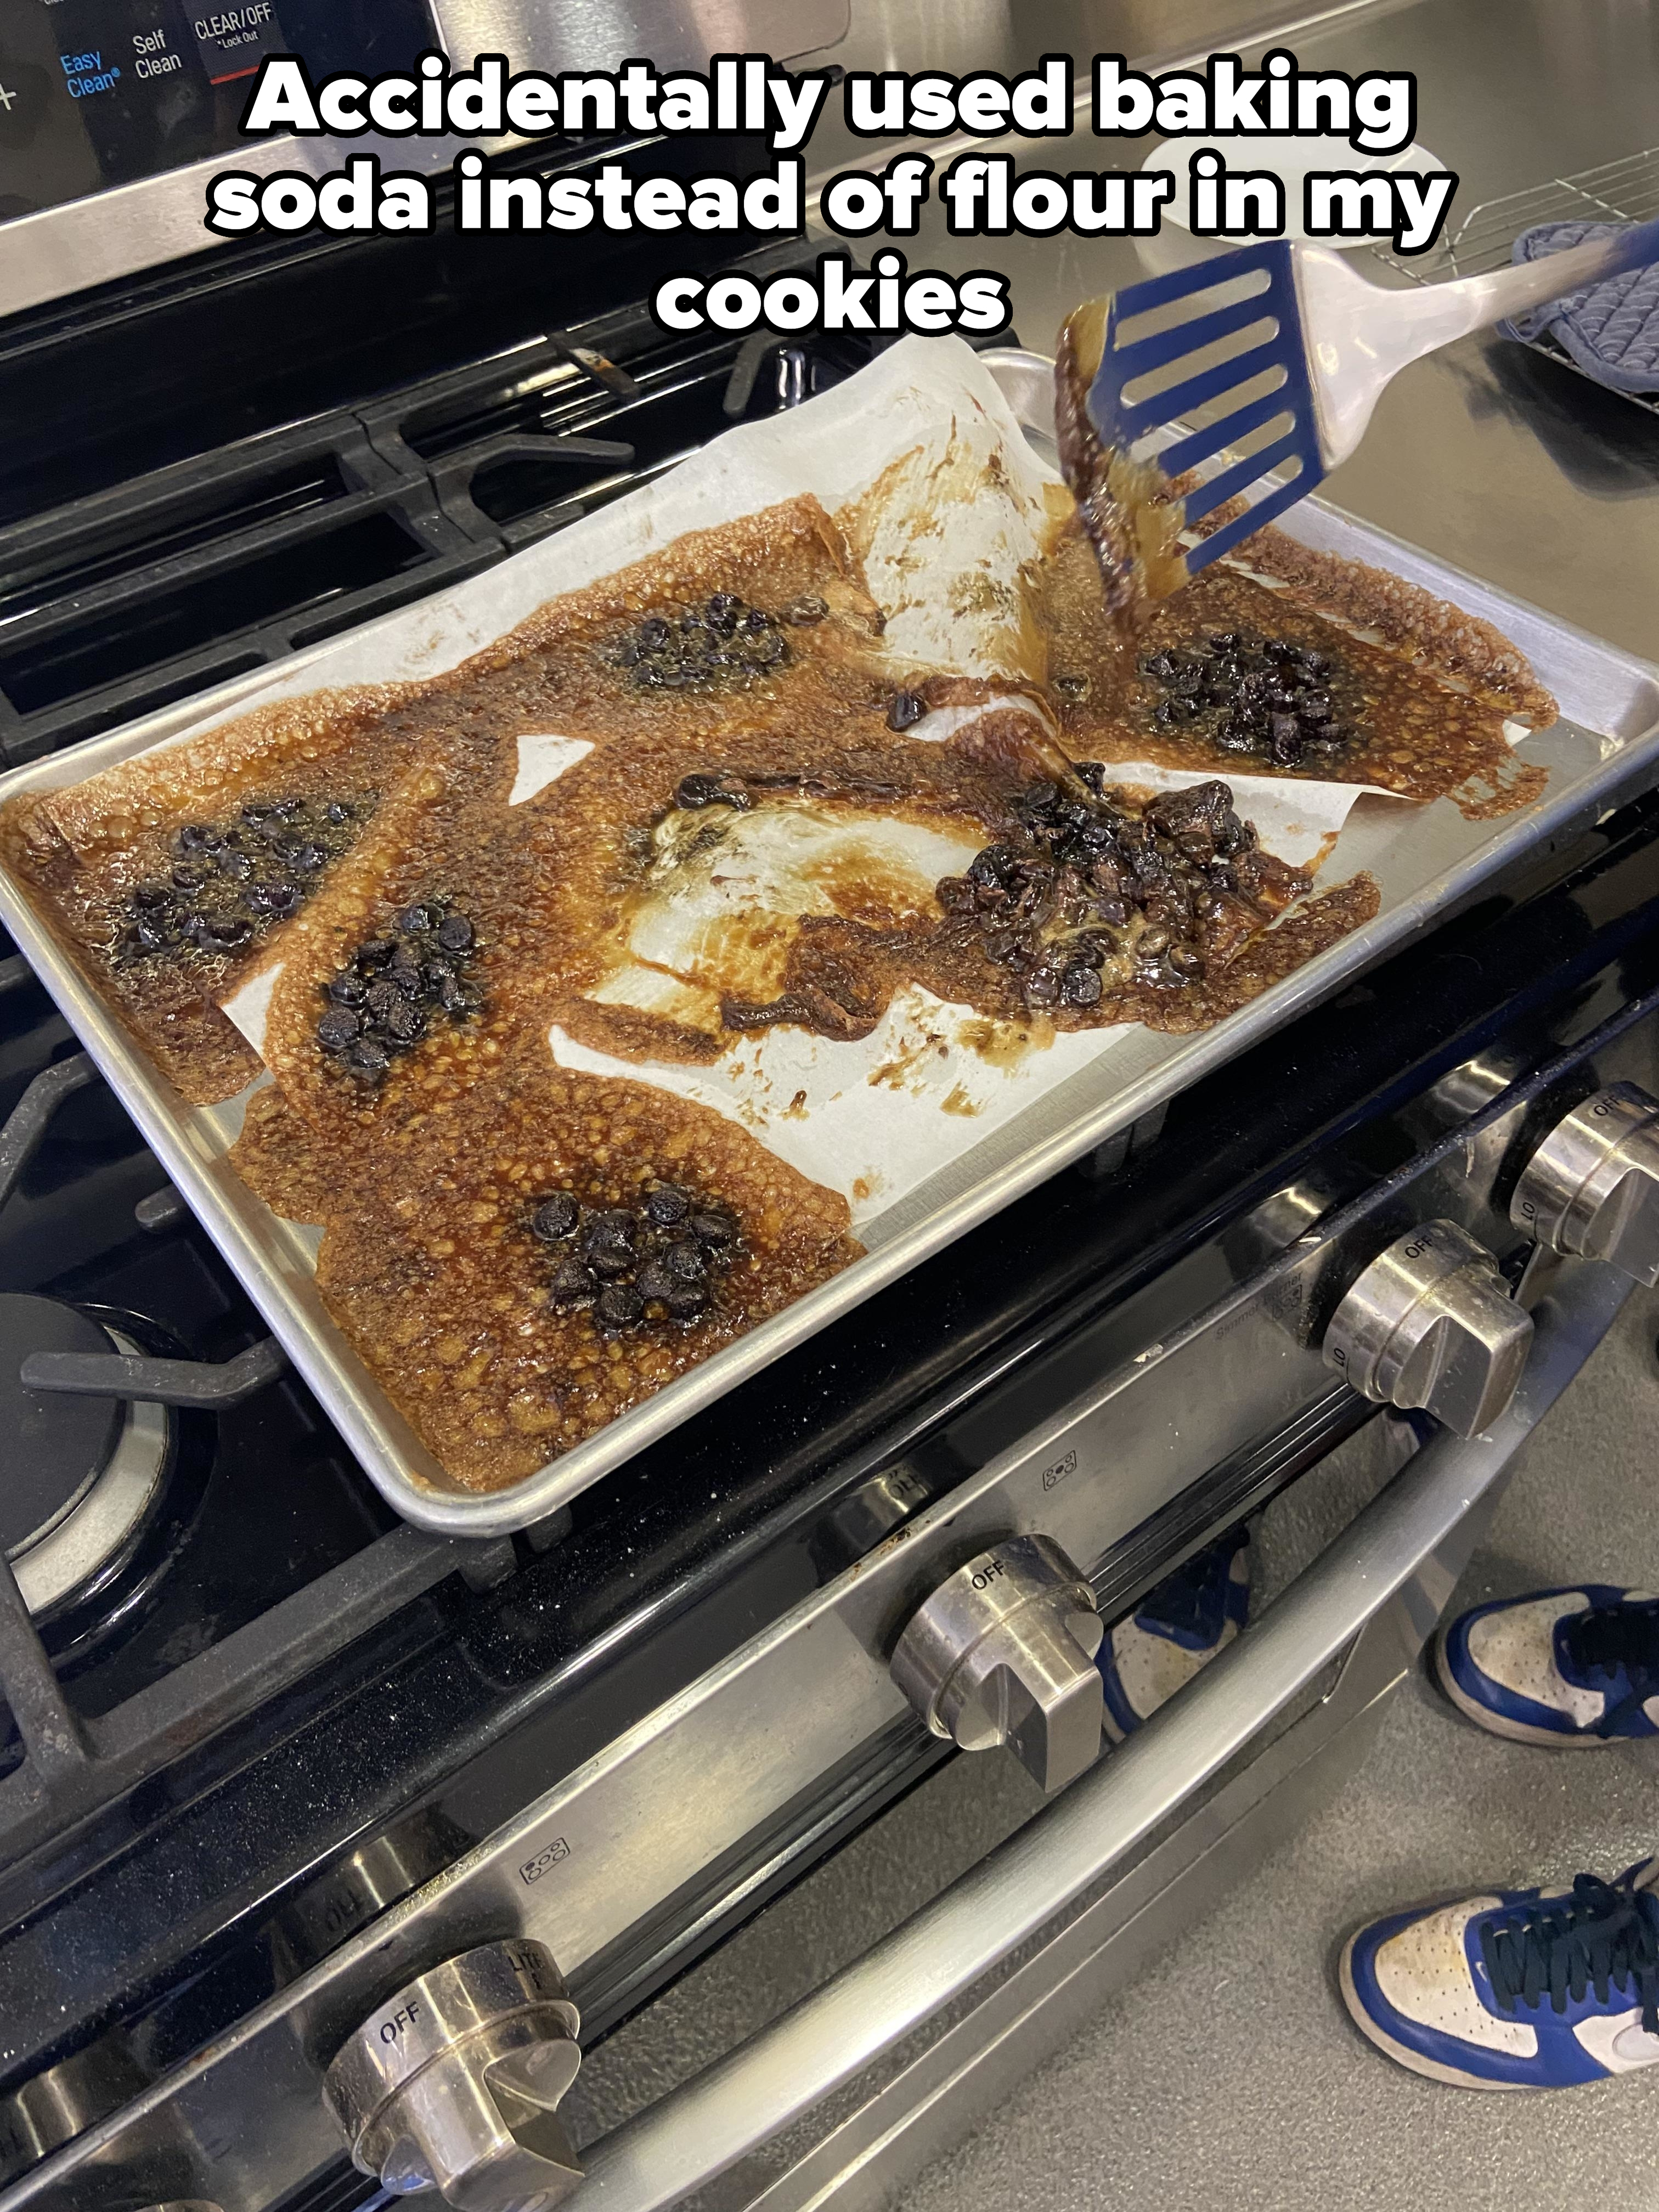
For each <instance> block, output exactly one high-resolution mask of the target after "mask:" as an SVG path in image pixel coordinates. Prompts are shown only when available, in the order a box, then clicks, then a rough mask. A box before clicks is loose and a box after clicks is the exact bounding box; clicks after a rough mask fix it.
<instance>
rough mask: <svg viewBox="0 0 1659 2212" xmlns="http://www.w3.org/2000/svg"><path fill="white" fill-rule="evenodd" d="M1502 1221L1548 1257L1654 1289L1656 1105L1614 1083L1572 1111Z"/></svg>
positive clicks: (1658, 1194) (1658, 1250)
mask: <svg viewBox="0 0 1659 2212" xmlns="http://www.w3.org/2000/svg"><path fill="white" fill-rule="evenodd" d="M1510 1220H1511V1221H1512V1222H1514V1224H1515V1225H1516V1228H1517V1229H1520V1230H1524V1231H1525V1232H1526V1234H1527V1235H1528V1237H1536V1238H1537V1239H1538V1242H1539V1243H1541V1244H1543V1245H1547V1247H1548V1249H1550V1250H1551V1251H1552V1252H1570V1253H1572V1254H1574V1255H1577V1257H1579V1258H1581V1259H1585V1260H1606V1261H1607V1262H1608V1263H1609V1264H1610V1265H1611V1266H1613V1267H1617V1268H1618V1269H1619V1271H1620V1273H1621V1274H1626V1275H1630V1276H1633V1277H1634V1279H1636V1281H1638V1283H1649V1284H1652V1283H1659V1098H1653V1097H1650V1096H1649V1094H1648V1093H1647V1092H1646V1091H1642V1090H1638V1087H1637V1085H1635V1084H1633V1083H1615V1084H1613V1085H1610V1086H1609V1087H1608V1088H1607V1090H1606V1091H1597V1092H1596V1094H1595V1097H1594V1098H1587V1099H1586V1100H1585V1101H1584V1103H1583V1105H1582V1106H1575V1107H1574V1108H1573V1109H1572V1111H1571V1114H1569V1115H1567V1117H1566V1119H1565V1121H1558V1122H1557V1124H1556V1125H1555V1127H1554V1128H1553V1129H1552V1130H1551V1131H1550V1133H1549V1134H1548V1136H1547V1137H1546V1138H1545V1139H1544V1141H1543V1143H1542V1144H1541V1145H1540V1146H1539V1147H1538V1150H1537V1151H1536V1152H1534V1154H1533V1156H1532V1158H1531V1159H1530V1161H1529V1162H1528V1165H1527V1170H1526V1172H1525V1174H1524V1175H1523V1176H1522V1178H1521V1180H1520V1182H1518V1183H1517V1184H1516V1191H1515V1196H1514V1197H1513V1198H1512V1199H1511V1200H1510Z"/></svg>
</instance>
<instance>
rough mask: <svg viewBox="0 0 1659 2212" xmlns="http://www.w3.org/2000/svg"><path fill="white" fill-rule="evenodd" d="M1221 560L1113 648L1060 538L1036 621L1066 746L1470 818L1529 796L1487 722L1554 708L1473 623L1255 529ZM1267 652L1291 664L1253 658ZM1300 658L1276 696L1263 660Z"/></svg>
mask: <svg viewBox="0 0 1659 2212" xmlns="http://www.w3.org/2000/svg"><path fill="white" fill-rule="evenodd" d="M1238 557H1239V561H1240V562H1241V563H1244V564H1248V567H1249V569H1251V570H1253V571H1255V573H1245V572H1244V570H1243V568H1235V567H1231V566H1229V565H1227V564H1226V563H1225V562H1217V563H1215V564H1214V565H1213V566H1212V567H1210V568H1206V569H1204V570H1202V571H1200V574H1198V575H1197V576H1196V577H1194V579H1193V580H1192V581H1191V582H1190V583H1188V584H1187V585H1185V586H1183V587H1182V589H1181V590H1180V591H1178V592H1176V593H1175V594H1174V595H1173V597H1170V598H1168V599H1164V600H1162V601H1160V602H1159V603H1158V605H1157V607H1156V608H1155V609H1154V610H1152V611H1151V613H1150V616H1149V618H1148V620H1147V621H1146V624H1145V626H1144V628H1143V629H1142V630H1141V631H1140V633H1139V635H1138V637H1137V638H1136V639H1135V641H1134V644H1133V647H1132V648H1130V647H1125V645H1124V643H1123V641H1122V640H1121V636H1120V635H1119V633H1118V631H1117V629H1115V626H1114V625H1113V623H1111V621H1110V620H1109V617H1108V614H1107V611H1106V610H1105V607H1104V605H1103V600H1102V598H1101V593H1100V588H1099V569H1098V566H1097V561H1096V558H1095V556H1094V553H1093V551H1092V550H1091V546H1090V545H1089V544H1088V542H1087V540H1086V539H1085V538H1084V537H1083V536H1082V535H1081V534H1080V533H1079V532H1077V531H1075V530H1073V531H1072V532H1068V533H1067V534H1066V535H1065V536H1063V537H1062V538H1061V539H1060V542H1059V544H1058V545H1057V546H1056V548H1055V551H1054V556H1053V558H1052V559H1051V560H1050V562H1048V567H1047V570H1046V574H1045V586H1046V592H1045V610H1044V616H1045V623H1046V626H1047V628H1048V632H1049V635H1050V639H1051V645H1050V659H1049V676H1050V683H1051V685H1052V687H1053V690H1054V695H1055V697H1056V700H1057V702H1058V705H1059V709H1060V730H1061V734H1062V738H1063V741H1064V743H1065V744H1066V748H1067V750H1070V751H1072V752H1073V753H1076V754H1091V753H1092V754H1094V755H1095V756H1096V757H1099V758H1102V759H1104V760H1107V761H1112V760H1146V761H1152V762H1155V763H1163V764H1167V765H1169V766H1170V767H1175V768H1188V769H1194V768H1196V769H1214V770H1217V771H1218V772H1221V773H1224V774H1225V773H1226V772H1227V771H1229V770H1231V772H1232V773H1234V774H1236V775H1295V776H1307V777H1313V778H1317V779H1319V780H1321V781H1340V782H1343V783H1362V784H1371V785H1375V786H1376V787H1378V788H1380V789H1382V790H1384V791H1390V792H1397V793H1399V794H1400V795H1401V797H1402V798H1405V799H1419V800H1427V799H1439V798H1443V797H1449V798H1450V799H1452V801H1453V803H1454V804H1455V805H1456V806H1457V807H1458V808H1459V810H1460V811H1462V813H1463V814H1464V815H1465V816H1467V817H1468V818H1470V819H1472V820H1479V819H1484V818H1487V817H1492V816H1495V815H1500V814H1507V813H1512V812H1514V811H1516V810H1517V809H1518V808H1520V807H1522V806H1525V805H1529V804H1530V803H1531V802H1532V800H1533V799H1535V798H1537V797H1538V795H1539V793H1540V792H1541V790H1542V788H1543V787H1544V784H1545V781H1546V780H1547V777H1546V772H1545V771H1544V770H1543V769H1540V768H1537V767H1535V766H1529V765H1527V764H1525V763H1521V762H1519V761H1517V760H1516V758H1515V757H1514V755H1513V753H1512V751H1511V750H1510V744H1509V741H1508V738H1507V737H1506V735H1505V732H1504V722H1505V720H1519V721H1523V722H1526V723H1528V724H1531V725H1534V726H1547V724H1549V723H1550V722H1552V721H1553V720H1555V718H1556V714H1557V708H1556V705H1555V702H1554V701H1553V699H1552V698H1551V697H1550V696H1549V695H1548V694H1547V692H1546V691H1544V690H1542V688H1541V686H1540V685H1539V684H1537V683H1536V682H1535V680H1534V678H1533V676H1532V671H1531V670H1530V669H1529V668H1528V666H1527V664H1526V662H1525V661H1524V659H1522V656H1521V655H1520V654H1519V653H1516V651H1515V649H1514V647H1512V646H1510V644H1509V642H1508V641H1507V640H1506V639H1504V638H1503V637H1501V636H1500V635H1498V632H1497V631H1495V630H1494V629H1492V627H1491V626H1490V625H1489V624H1487V623H1482V622H1480V621H1478V620H1477V619H1476V618H1474V617H1470V616H1468V615H1464V614H1462V612H1461V611H1459V610H1457V609H1455V608H1452V607H1448V606H1445V605H1442V603H1440V602H1439V601H1437V600H1434V599H1431V598H1429V596H1428V595H1427V594H1426V593H1425V592H1420V591H1418V590H1416V589H1415V588H1414V587H1413V586H1410V585H1407V584H1405V583H1403V582H1401V580H1399V579H1397V578H1395V577H1390V576H1387V575H1385V574H1383V573H1382V572H1381V571H1379V570H1376V569H1370V568H1365V567H1364V566H1363V565H1362V564H1359V563H1356V562H1339V561H1334V560H1333V559H1331V558H1330V557H1329V556H1324V555H1321V554H1317V553H1313V552H1310V551H1309V550H1307V549H1305V548H1304V547H1302V546H1299V545H1297V544H1295V543H1294V541H1293V540H1291V539H1290V538H1286V537H1285V536H1284V535H1283V533H1282V532H1278V531H1273V530H1271V529H1269V530H1265V531H1261V532H1258V533H1257V534H1256V536H1255V538H1250V539H1249V540H1247V541H1246V543H1245V544H1244V545H1243V546H1242V547H1241V548H1240V551H1239V556H1238ZM1268 577H1271V578H1273V581H1271V582H1270V581H1267V580H1265V579H1266V578H1268ZM1234 641H1243V650H1242V651H1241V649H1240V645H1239V644H1237V643H1235V642H1234ZM1280 643H1283V644H1288V645H1291V646H1293V647H1296V648H1297V652H1298V655H1299V656H1300V658H1299V660H1298V662H1297V664H1294V665H1285V664H1279V665H1275V664H1273V662H1271V661H1267V665H1262V664H1263V662H1264V660H1266V657H1267V655H1266V649H1267V648H1271V647H1273V646H1276V645H1279V644H1280ZM1252 647H1255V651H1252V649H1251V648H1252ZM1310 662H1311V664H1312V674H1311V676H1310V677H1308V678H1307V679H1306V680H1305V681H1302V682H1299V683H1298V684H1297V685H1296V687H1295V688H1294V689H1292V688H1291V687H1289V686H1285V685H1281V684H1279V680H1278V679H1279V673H1280V671H1281V668H1283V670H1284V672H1285V673H1287V674H1290V675H1293V676H1296V677H1297V678H1301V677H1302V675H1303V671H1304V668H1305V667H1306V666H1307V665H1308V663H1310ZM1253 687H1260V688H1259V689H1253ZM1309 700H1312V701H1314V702H1316V703H1315V708H1314V711H1313V712H1312V713H1309V712H1306V711H1304V702H1306V701H1309Z"/></svg>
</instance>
